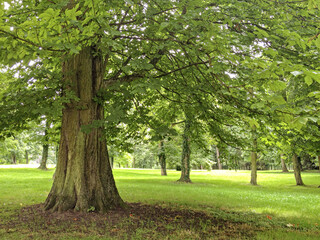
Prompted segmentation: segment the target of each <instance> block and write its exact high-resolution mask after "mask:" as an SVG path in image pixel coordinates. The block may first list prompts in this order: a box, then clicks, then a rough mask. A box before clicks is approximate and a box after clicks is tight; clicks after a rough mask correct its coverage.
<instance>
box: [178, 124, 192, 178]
mask: <svg viewBox="0 0 320 240" xmlns="http://www.w3.org/2000/svg"><path fill="white" fill-rule="evenodd" d="M189 135H190V122H189V121H188V120H186V122H185V127H184V132H183V135H182V138H183V145H182V157H181V177H180V179H179V180H178V181H179V182H187V183H190V182H191V179H190V154H191V150H190V136H189Z"/></svg>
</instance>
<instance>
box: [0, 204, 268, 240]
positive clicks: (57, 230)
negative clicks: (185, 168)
mask: <svg viewBox="0 0 320 240" xmlns="http://www.w3.org/2000/svg"><path fill="white" fill-rule="evenodd" d="M127 205H128V207H127V208H126V209H116V210H112V211H109V212H108V213H105V214H100V213H95V212H88V213H79V212H73V211H68V212H64V213H51V212H47V211H44V210H43V204H37V205H32V206H28V207H25V208H22V209H21V211H20V212H19V213H18V214H17V215H16V216H15V217H14V219H11V220H10V221H7V222H6V223H4V224H2V226H1V225H0V227H1V228H2V229H4V231H5V232H4V234H5V236H6V237H7V238H8V239H10V235H15V234H18V236H23V238H24V239H61V238H62V237H63V238H65V239H81V238H89V239H95V238H96V239H254V238H255V235H256V233H257V231H262V230H263V229H261V228H259V227H257V226H253V225H250V224H247V223H240V222H230V221H225V220H221V219H217V218H215V217H213V216H210V215H209V214H207V213H205V212H201V211H193V210H189V209H174V208H168V207H163V206H159V205H147V204H141V203H127Z"/></svg>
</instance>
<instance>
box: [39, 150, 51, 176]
mask: <svg viewBox="0 0 320 240" xmlns="http://www.w3.org/2000/svg"><path fill="white" fill-rule="evenodd" d="M48 153H49V145H48V144H43V145H42V157H41V162H40V166H39V167H38V168H39V169H42V170H47V161H48Z"/></svg>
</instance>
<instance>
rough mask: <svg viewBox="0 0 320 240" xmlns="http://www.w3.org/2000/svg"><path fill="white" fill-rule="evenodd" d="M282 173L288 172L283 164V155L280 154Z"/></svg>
mask: <svg viewBox="0 0 320 240" xmlns="http://www.w3.org/2000/svg"><path fill="white" fill-rule="evenodd" d="M280 159H281V168H282V172H289V171H288V168H287V165H286V163H285V162H284V158H283V154H280Z"/></svg>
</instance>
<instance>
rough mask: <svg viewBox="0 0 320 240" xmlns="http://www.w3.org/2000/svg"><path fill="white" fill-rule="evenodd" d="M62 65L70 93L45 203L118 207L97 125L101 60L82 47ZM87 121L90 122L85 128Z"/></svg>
mask: <svg viewBox="0 0 320 240" xmlns="http://www.w3.org/2000/svg"><path fill="white" fill-rule="evenodd" d="M62 70H63V74H64V76H63V81H64V90H65V93H68V95H69V96H73V98H72V100H71V101H70V103H67V104H66V105H65V108H64V109H63V114H62V126H61V138H60V146H59V158H58V163H57V168H56V175H55V178H54V182H53V186H52V188H51V191H50V193H49V195H48V197H47V200H46V202H45V209H46V210H52V211H59V212H61V211H67V210H69V209H73V210H75V211H81V212H87V211H88V209H92V210H93V209H94V210H95V211H98V212H105V211H107V210H109V209H114V208H118V207H122V206H124V202H123V201H122V199H121V197H120V195H119V193H118V190H117V188H116V185H115V182H114V178H113V174H112V169H111V166H110V163H109V157H108V152H107V145H106V140H105V136H104V130H103V127H100V126H102V125H103V124H101V125H99V123H101V121H103V119H104V110H103V105H102V104H101V102H99V101H95V100H93V99H94V97H96V95H97V93H98V91H99V90H100V89H101V87H102V84H103V73H104V70H105V67H104V64H103V60H102V58H101V57H100V56H98V53H97V52H94V49H93V48H92V47H86V48H84V49H83V50H82V51H80V53H79V54H77V55H75V56H72V57H70V58H68V59H66V60H65V61H64V63H63V69H62ZM66 91H67V92H66ZM89 124H94V126H92V127H90V128H89V129H88V125H89ZM97 125H99V126H97ZM83 127H86V131H82V130H84V129H83Z"/></svg>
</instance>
